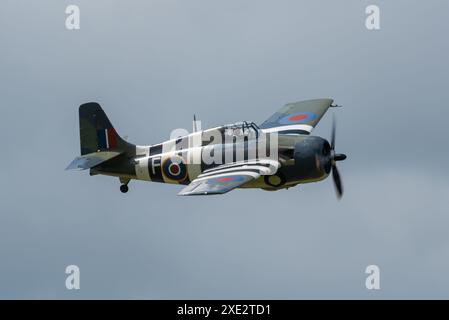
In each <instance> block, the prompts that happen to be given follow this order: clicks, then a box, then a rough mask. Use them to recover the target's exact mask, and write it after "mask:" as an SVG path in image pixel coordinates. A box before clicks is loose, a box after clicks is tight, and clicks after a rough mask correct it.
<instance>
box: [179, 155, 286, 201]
mask: <svg viewBox="0 0 449 320" xmlns="http://www.w3.org/2000/svg"><path fill="white" fill-rule="evenodd" d="M279 165H280V164H279V162H277V161H274V160H257V161H251V162H248V161H247V162H240V163H239V162H235V163H232V164H226V165H222V166H218V167H216V168H213V169H209V170H206V171H204V173H202V174H200V175H199V176H198V178H196V179H195V180H193V181H192V182H191V183H190V184H189V185H188V186H187V187H185V188H184V189H182V190H181V192H180V193H179V194H178V195H180V196H193V195H212V194H223V193H226V192H229V191H231V190H233V189H235V188H237V187H240V186H241V185H244V184H245V183H247V182H249V181H252V180H256V179H257V178H259V177H260V176H261V175H270V174H274V173H275V172H276V171H277V169H278V168H279Z"/></svg>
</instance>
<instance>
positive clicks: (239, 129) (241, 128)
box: [222, 121, 260, 138]
mask: <svg viewBox="0 0 449 320" xmlns="http://www.w3.org/2000/svg"><path fill="white" fill-rule="evenodd" d="M222 128H223V130H224V134H225V136H229V137H231V136H234V137H240V136H245V137H248V138H257V137H258V136H259V133H260V128H259V126H258V125H257V124H255V123H254V122H247V121H241V122H236V123H232V124H227V125H224V126H223V127H222Z"/></svg>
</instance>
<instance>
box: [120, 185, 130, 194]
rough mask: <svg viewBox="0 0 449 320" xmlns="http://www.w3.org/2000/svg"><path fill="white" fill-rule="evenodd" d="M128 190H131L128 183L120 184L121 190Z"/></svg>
mask: <svg viewBox="0 0 449 320" xmlns="http://www.w3.org/2000/svg"><path fill="white" fill-rule="evenodd" d="M128 190H129V188H128V186H127V185H126V184H122V185H121V186H120V191H121V192H122V193H127V192H128Z"/></svg>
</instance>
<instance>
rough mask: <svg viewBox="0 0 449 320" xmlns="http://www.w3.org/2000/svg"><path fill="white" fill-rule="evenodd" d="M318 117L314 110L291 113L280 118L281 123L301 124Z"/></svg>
mask: <svg viewBox="0 0 449 320" xmlns="http://www.w3.org/2000/svg"><path fill="white" fill-rule="evenodd" d="M315 119H316V114H315V113H313V112H299V113H295V114H289V115H287V116H285V117H282V118H281V119H279V123H280V124H285V125H288V124H301V123H307V122H310V121H312V120H315Z"/></svg>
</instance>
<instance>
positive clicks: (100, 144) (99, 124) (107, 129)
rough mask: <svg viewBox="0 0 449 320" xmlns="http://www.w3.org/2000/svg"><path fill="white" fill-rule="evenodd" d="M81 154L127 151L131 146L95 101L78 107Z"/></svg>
mask: <svg viewBox="0 0 449 320" xmlns="http://www.w3.org/2000/svg"><path fill="white" fill-rule="evenodd" d="M79 121H80V142H81V155H85V154H89V153H92V152H98V151H127V149H128V148H129V147H130V146H131V145H130V144H129V143H128V142H126V141H125V140H123V139H122V138H121V137H120V136H119V135H118V134H117V132H116V131H115V129H114V127H113V126H112V124H111V122H110V121H109V119H108V117H107V116H106V114H105V113H104V111H103V109H102V108H101V106H100V105H99V104H98V103H96V102H89V103H85V104H82V105H81V106H80V108H79Z"/></svg>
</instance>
